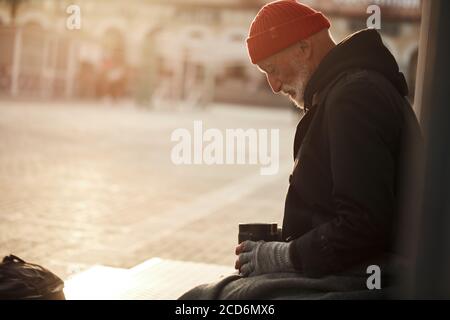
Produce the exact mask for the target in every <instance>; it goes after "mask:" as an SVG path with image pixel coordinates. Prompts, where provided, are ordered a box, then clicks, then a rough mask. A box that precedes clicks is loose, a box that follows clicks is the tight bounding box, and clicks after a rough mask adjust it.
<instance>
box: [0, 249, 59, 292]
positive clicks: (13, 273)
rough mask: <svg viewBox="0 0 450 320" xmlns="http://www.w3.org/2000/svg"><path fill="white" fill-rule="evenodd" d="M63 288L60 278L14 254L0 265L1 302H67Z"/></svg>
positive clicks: (4, 259) (5, 258)
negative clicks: (24, 300) (19, 300)
mask: <svg viewBox="0 0 450 320" xmlns="http://www.w3.org/2000/svg"><path fill="white" fill-rule="evenodd" d="M63 288H64V281H62V280H61V279H60V278H59V277H58V276H56V275H55V274H53V273H52V272H50V271H49V270H47V269H45V268H43V267H41V266H39V265H37V264H32V263H28V262H25V261H24V260H22V259H20V258H19V257H16V256H14V255H12V254H11V255H9V256H6V257H4V258H3V261H2V262H1V263H0V300H7V299H15V300H17V299H28V300H65V296H64V291H63Z"/></svg>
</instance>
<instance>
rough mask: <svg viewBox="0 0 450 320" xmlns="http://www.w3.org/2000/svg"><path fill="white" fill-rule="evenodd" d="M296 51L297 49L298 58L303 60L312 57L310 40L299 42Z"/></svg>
mask: <svg viewBox="0 0 450 320" xmlns="http://www.w3.org/2000/svg"><path fill="white" fill-rule="evenodd" d="M298 49H299V50H298V54H299V57H300V58H302V59H303V60H307V59H309V58H310V57H311V55H312V46H311V40H310V39H304V40H301V41H300V42H299V43H298Z"/></svg>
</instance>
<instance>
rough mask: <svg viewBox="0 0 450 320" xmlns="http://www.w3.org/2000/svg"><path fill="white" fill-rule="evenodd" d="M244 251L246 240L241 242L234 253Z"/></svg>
mask: <svg viewBox="0 0 450 320" xmlns="http://www.w3.org/2000/svg"><path fill="white" fill-rule="evenodd" d="M243 251H244V242H241V243H240V244H239V245H238V246H237V247H236V250H234V253H235V254H236V255H239V254H240V253H241V252H243Z"/></svg>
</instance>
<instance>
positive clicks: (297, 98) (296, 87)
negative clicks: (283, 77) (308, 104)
mask: <svg viewBox="0 0 450 320" xmlns="http://www.w3.org/2000/svg"><path fill="white" fill-rule="evenodd" d="M292 68H295V69H297V70H298V71H297V78H296V79H295V80H294V83H292V84H290V85H283V87H282V91H283V92H284V93H285V94H287V95H288V96H289V99H291V101H292V102H293V103H294V104H295V105H296V106H297V107H298V108H300V109H303V104H304V95H305V87H306V84H307V83H308V81H309V78H310V76H311V72H310V71H309V69H308V67H307V66H306V65H303V64H302V65H298V64H297V63H293V64H292Z"/></svg>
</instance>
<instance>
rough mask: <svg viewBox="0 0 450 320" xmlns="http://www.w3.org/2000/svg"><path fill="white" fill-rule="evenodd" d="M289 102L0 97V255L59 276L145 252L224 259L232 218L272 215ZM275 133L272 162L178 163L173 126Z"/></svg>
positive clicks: (282, 181) (287, 154) (284, 156)
mask: <svg viewBox="0 0 450 320" xmlns="http://www.w3.org/2000/svg"><path fill="white" fill-rule="evenodd" d="M295 118H296V116H295V114H294V113H292V112H290V111H289V110H274V109H262V108H256V107H235V106H219V105H216V106H212V107H211V108H209V109H207V110H189V111H188V110H186V111H182V110H181V111H180V110H178V111H161V110H159V111H148V110H141V109H137V108H134V107H130V106H126V105H116V106H110V105H104V104H97V105H96V104H88V103H84V104H76V103H70V104H67V103H31V102H20V103H19V102H5V101H3V102H0V137H1V140H0V181H1V183H0V195H1V196H0V248H1V249H0V251H1V252H0V254H2V256H3V255H6V254H9V253H14V254H17V255H19V256H21V257H23V258H24V259H25V260H29V261H31V262H35V263H39V264H42V265H44V266H46V267H48V268H49V269H50V270H52V271H54V272H55V273H57V274H59V275H60V276H61V277H63V278H65V279H66V278H67V277H68V276H70V275H71V274H72V273H74V272H79V271H81V270H83V269H85V268H87V267H90V266H92V265H95V264H103V265H107V266H113V267H123V268H129V267H132V266H134V265H136V264H138V263H141V262H143V261H145V260H147V259H149V258H152V257H162V258H170V259H176V260H185V261H198V262H206V263H215V264H221V265H233V264H234V260H235V257H234V252H233V251H234V247H235V245H236V242H237V224H238V223H239V222H258V221H259V222H273V221H274V222H279V223H281V220H282V212H283V205H284V196H285V192H286V189H287V182H288V175H289V171H290V169H291V167H292V158H291V150H292V139H293V134H294V130H295V124H296V119H295ZM194 120H202V121H203V126H204V129H207V128H219V129H221V130H224V129H225V128H244V129H246V128H267V129H271V128H274V129H275V128H278V129H280V170H279V173H278V174H276V175H273V176H261V175H260V174H259V168H260V166H259V165H181V166H176V165H174V164H173V163H172V162H171V160H170V152H171V149H172V147H173V146H174V145H175V142H172V141H171V140H170V137H171V133H172V131H173V130H174V129H176V128H180V127H181V128H186V129H188V130H189V131H191V132H192V131H193V121H194Z"/></svg>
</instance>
